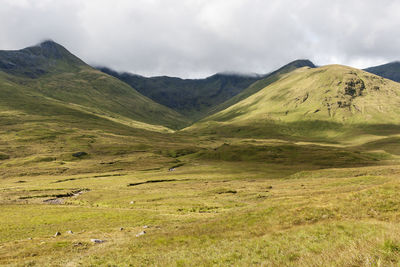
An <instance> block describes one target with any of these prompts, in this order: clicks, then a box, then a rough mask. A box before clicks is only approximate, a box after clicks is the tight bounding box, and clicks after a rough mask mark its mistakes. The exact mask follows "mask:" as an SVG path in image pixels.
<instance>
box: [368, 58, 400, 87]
mask: <svg viewBox="0 0 400 267" xmlns="http://www.w3.org/2000/svg"><path fill="white" fill-rule="evenodd" d="M365 71H367V72H370V73H373V74H376V75H379V76H381V77H384V78H387V79H390V80H392V81H395V82H400V62H399V61H395V62H391V63H388V64H384V65H380V66H375V67H370V68H367V69H365Z"/></svg>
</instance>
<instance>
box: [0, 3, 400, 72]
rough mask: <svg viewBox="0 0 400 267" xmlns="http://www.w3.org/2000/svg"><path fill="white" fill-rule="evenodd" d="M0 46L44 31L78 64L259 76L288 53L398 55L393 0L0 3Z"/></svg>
mask: <svg viewBox="0 0 400 267" xmlns="http://www.w3.org/2000/svg"><path fill="white" fill-rule="evenodd" d="M0 7H1V8H0V31H1V32H2V34H1V35H0V49H18V48H22V47H25V46H28V45H33V44H35V43H37V42H39V41H41V40H43V39H45V38H51V39H54V40H55V41H57V42H59V43H60V44H62V45H64V46H65V47H67V48H68V49H69V50H71V52H73V53H75V54H76V55H77V56H79V57H81V58H82V59H84V60H85V61H87V62H88V63H92V64H101V65H106V66H109V67H112V68H115V69H117V70H126V71H131V72H135V73H139V74H144V75H177V76H183V77H198V76H206V75H209V74H212V73H215V72H220V71H239V72H259V73H266V72H269V71H271V70H273V69H274V68H277V67H279V66H281V65H283V64H285V63H288V62H289V61H291V60H294V59H297V58H309V59H311V60H313V61H314V62H315V63H316V64H319V65H322V64H331V63H338V64H345V65H352V66H355V67H367V66H370V65H375V64H380V63H385V62H389V61H393V60H398V59H400V34H399V31H400V16H398V14H399V12H400V2H398V1H395V0H382V1H374V0H363V1H362V0H348V1H344V0H337V1H331V2H327V1H318V0H303V1H290V0H270V1H262V0H230V1H226V0H181V1H178V0H134V1H128V0H113V1H108V0H85V1H83V0H81V1H79V0H12V1H11V0H0Z"/></svg>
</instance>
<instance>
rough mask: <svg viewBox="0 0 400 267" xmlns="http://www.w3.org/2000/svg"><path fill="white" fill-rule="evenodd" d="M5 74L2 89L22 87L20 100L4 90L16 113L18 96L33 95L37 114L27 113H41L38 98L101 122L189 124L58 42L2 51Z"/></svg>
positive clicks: (5, 100)
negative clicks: (84, 60) (91, 65)
mask: <svg viewBox="0 0 400 267" xmlns="http://www.w3.org/2000/svg"><path fill="white" fill-rule="evenodd" d="M0 73H2V75H1V76H0V78H1V79H2V82H3V84H11V85H12V87H14V88H18V95H15V96H14V97H16V98H13V99H9V98H10V97H9V96H8V95H7V93H6V92H5V89H4V88H2V89H1V91H0V94H2V97H3V98H2V100H3V101H2V105H3V107H10V108H11V105H12V103H15V104H16V105H15V106H13V107H12V108H15V109H20V110H21V109H24V108H25V107H22V106H18V97H24V98H26V97H27V96H31V95H34V97H35V98H32V103H30V104H29V107H32V110H30V111H29V110H25V111H24V112H33V110H35V109H40V107H37V108H34V107H33V106H32V105H34V104H35V103H38V102H37V101H35V99H36V98H37V97H39V98H42V99H47V100H49V101H53V102H54V101H58V102H59V103H62V104H65V105H68V106H69V107H74V108H78V109H80V110H85V111H86V112H89V113H91V114H95V115H96V116H99V117H105V116H106V117H108V118H112V119H113V120H116V119H118V120H120V121H121V120H123V121H131V124H132V123H133V124H135V122H141V123H146V124H150V125H162V126H166V127H169V128H172V129H177V128H180V127H182V126H183V125H186V124H187V123H188V120H187V119H186V118H184V117H183V116H182V115H180V114H179V113H177V112H175V111H173V110H171V109H169V108H167V107H165V106H162V105H160V104H158V103H155V102H154V101H152V100H151V99H149V98H147V97H145V96H143V95H141V94H140V93H138V92H137V91H136V90H134V89H132V87H130V86H129V85H128V84H126V83H124V82H122V81H120V80H118V79H116V78H114V77H112V76H110V75H107V74H105V73H103V72H100V71H98V70H96V69H94V68H92V67H90V66H89V65H87V64H86V63H84V62H83V61H82V60H80V59H79V58H77V57H76V56H74V55H72V54H71V53H70V52H68V50H66V49H65V48H64V47H62V46H61V45H59V44H57V43H55V42H53V41H45V42H43V43H41V44H39V45H36V46H32V47H28V48H25V49H22V50H17V51H0ZM24 94H25V95H24ZM21 102H22V100H21ZM27 102H29V101H27Z"/></svg>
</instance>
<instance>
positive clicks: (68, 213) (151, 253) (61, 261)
mask: <svg viewBox="0 0 400 267" xmlns="http://www.w3.org/2000/svg"><path fill="white" fill-rule="evenodd" d="M1 136H2V139H1V151H2V155H3V156H2V160H1V161H0V173H1V177H2V178H1V188H0V205H1V209H0V213H1V214H0V215H1V218H2V219H1V220H0V265H10V266H80V265H84V266H87V265H105V266H127V265H131V266H148V265H157V266H193V265H199V266H211V265H219V266H231V265H242V266H251V265H254V266H257V265H264V266H294V265H296V266H363V265H367V266H368V265H371V266H396V265H397V264H398V263H399V262H400V234H399V233H400V231H399V230H400V226H399V221H400V215H399V214H400V213H399V208H400V206H399V205H400V181H399V177H400V165H399V155H400V147H399V145H398V138H399V137H398V136H397V137H396V136H390V137H382V136H375V138H367V139H366V140H365V141H364V142H361V141H360V142H359V143H357V144H354V145H349V144H346V143H345V142H344V143H336V144H327V143H315V142H312V143H306V142H298V141H285V140H278V139H246V138H217V137H215V136H206V135H204V136H195V137H192V136H191V135H188V134H186V133H185V132H177V133H159V132H151V131H150V132H144V133H143V134H139V132H137V133H136V134H134V135H128V134H122V133H119V134H115V133H111V132H108V131H105V130H103V131H100V130H98V131H90V130H84V131H82V130H80V131H76V130H74V129H71V130H64V131H61V130H59V131H56V130H55V129H49V128H47V129H43V128H39V127H38V128H37V130H36V131H23V130H22V129H20V130H19V131H17V130H16V129H15V128H12V130H9V131H3V133H2V135H1ZM371 140H373V141H371ZM60 146H61V147H60ZM78 151H85V152H87V153H88V155H85V156H82V157H80V158H79V157H73V156H72V154H73V153H75V152H78ZM170 168H174V170H173V171H169V169H170ZM146 226H148V227H146ZM120 228H123V230H120ZM67 231H72V232H73V233H72V234H70V233H67ZM141 231H145V232H146V234H144V235H141V236H138V237H137V236H136V235H137V234H138V233H140V232H141ZM56 232H60V233H61V235H60V236H56V237H55V236H54V235H55V233H56ZM91 239H101V240H105V242H104V243H100V244H97V243H92V242H91Z"/></svg>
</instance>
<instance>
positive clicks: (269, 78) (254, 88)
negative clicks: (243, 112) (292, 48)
mask: <svg viewBox="0 0 400 267" xmlns="http://www.w3.org/2000/svg"><path fill="white" fill-rule="evenodd" d="M302 67H310V68H315V65H314V63H312V62H311V61H309V60H305V59H300V60H295V61H293V62H290V63H289V64H286V65H285V66H283V67H281V68H279V69H277V70H276V71H273V72H271V73H269V74H266V75H264V77H263V78H262V79H260V80H258V81H256V82H254V83H252V84H251V85H250V86H249V87H248V88H246V89H245V90H243V91H242V92H240V93H239V94H237V95H235V96H233V97H232V98H230V99H228V100H226V101H225V102H223V103H221V104H219V105H217V106H215V107H213V108H212V109H210V110H209V111H208V113H207V114H208V115H211V114H214V113H216V112H218V111H221V110H224V109H226V108H228V107H230V106H232V105H234V104H236V103H238V102H239V101H242V100H243V99H246V98H247V97H249V96H251V95H253V94H255V93H257V92H258V91H260V90H261V89H263V88H264V87H266V86H268V85H269V84H271V83H273V82H276V81H277V80H279V78H280V77H281V76H282V75H284V74H286V73H289V72H291V71H293V70H295V69H298V68H302Z"/></svg>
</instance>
